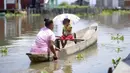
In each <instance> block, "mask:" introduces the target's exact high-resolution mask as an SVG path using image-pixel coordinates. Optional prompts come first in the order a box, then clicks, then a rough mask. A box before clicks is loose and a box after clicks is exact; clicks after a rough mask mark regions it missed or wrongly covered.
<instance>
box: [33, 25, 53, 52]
mask: <svg viewBox="0 0 130 73" xmlns="http://www.w3.org/2000/svg"><path fill="white" fill-rule="evenodd" d="M50 40H52V41H55V34H54V33H53V31H52V30H50V29H48V28H46V27H44V28H42V29H41V30H40V31H39V33H38V34H37V36H36V40H35V43H34V44H33V45H32V48H31V53H35V54H41V53H42V54H43V53H47V52H48V50H49V47H48V45H49V41H50Z"/></svg>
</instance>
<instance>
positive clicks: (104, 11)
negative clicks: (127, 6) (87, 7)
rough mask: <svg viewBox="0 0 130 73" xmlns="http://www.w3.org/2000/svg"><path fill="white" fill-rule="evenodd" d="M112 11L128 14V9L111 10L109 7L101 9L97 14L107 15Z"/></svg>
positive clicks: (129, 11)
mask: <svg viewBox="0 0 130 73" xmlns="http://www.w3.org/2000/svg"><path fill="white" fill-rule="evenodd" d="M114 12H116V13H120V14H121V15H123V14H129V13H130V10H111V9H108V10H107V9H106V10H103V11H102V12H101V13H100V14H99V15H103V16H107V15H112V14H113V13H114Z"/></svg>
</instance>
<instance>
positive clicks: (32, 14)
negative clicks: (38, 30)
mask: <svg viewBox="0 0 130 73" xmlns="http://www.w3.org/2000/svg"><path fill="white" fill-rule="evenodd" d="M40 15H41V14H31V16H40Z"/></svg>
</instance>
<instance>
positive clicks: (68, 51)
mask: <svg viewBox="0 0 130 73" xmlns="http://www.w3.org/2000/svg"><path fill="white" fill-rule="evenodd" d="M97 27H98V24H97V23H92V24H91V25H90V26H89V27H87V28H85V29H82V30H80V31H78V32H76V36H77V37H76V40H77V43H76V44H75V43H74V42H73V41H68V42H67V45H66V46H65V48H61V52H60V53H59V56H61V55H62V56H63V55H65V56H67V55H72V54H74V53H77V52H79V51H82V50H84V49H86V48H87V47H89V46H91V45H93V44H94V43H96V41H97ZM26 55H27V56H28V57H29V59H30V60H31V62H44V61H51V60H53V59H52V54H51V55H50V57H49V58H48V54H44V55H43V54H31V53H26Z"/></svg>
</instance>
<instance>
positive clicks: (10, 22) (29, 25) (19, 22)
mask: <svg viewBox="0 0 130 73" xmlns="http://www.w3.org/2000/svg"><path fill="white" fill-rule="evenodd" d="M37 18H39V17H33V18H31V17H30V18H27V17H26V16H23V17H10V18H6V17H1V18H0V24H1V25H0V29H1V31H0V33H1V34H0V46H4V45H9V44H11V43H9V41H8V40H12V39H14V38H15V37H19V36H22V34H26V33H28V32H31V31H34V30H36V29H37V30H39V29H40V28H41V27H42V26H43V23H42V22H41V20H39V19H37ZM35 19H36V20H35ZM33 20H35V21H36V22H35V21H33ZM31 21H33V22H31ZM34 22H35V23H34ZM36 23H37V24H36ZM40 23H41V24H40Z"/></svg>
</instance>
